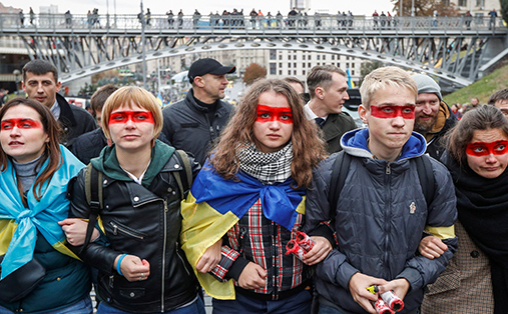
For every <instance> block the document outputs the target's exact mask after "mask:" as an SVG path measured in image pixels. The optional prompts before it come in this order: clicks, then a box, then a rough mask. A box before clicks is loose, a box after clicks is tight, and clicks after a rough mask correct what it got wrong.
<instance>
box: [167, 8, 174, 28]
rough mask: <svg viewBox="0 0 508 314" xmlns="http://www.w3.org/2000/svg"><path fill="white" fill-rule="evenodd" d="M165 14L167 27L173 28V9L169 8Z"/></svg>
mask: <svg viewBox="0 0 508 314" xmlns="http://www.w3.org/2000/svg"><path fill="white" fill-rule="evenodd" d="M166 15H167V16H168V24H169V28H173V24H174V23H175V19H174V14H173V10H169V11H168V12H166Z"/></svg>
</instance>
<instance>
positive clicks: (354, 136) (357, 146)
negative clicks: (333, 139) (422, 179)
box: [341, 128, 427, 161]
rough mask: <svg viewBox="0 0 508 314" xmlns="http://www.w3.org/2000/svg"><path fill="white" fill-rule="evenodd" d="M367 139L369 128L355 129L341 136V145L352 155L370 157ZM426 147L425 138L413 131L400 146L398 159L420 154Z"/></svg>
mask: <svg viewBox="0 0 508 314" xmlns="http://www.w3.org/2000/svg"><path fill="white" fill-rule="evenodd" d="M368 139H369V129H368V128H364V129H356V130H353V131H350V132H347V133H346V134H344V135H343V136H342V139H341V145H342V148H343V149H344V151H345V152H346V153H348V154H350V155H352V156H356V157H366V158H372V153H371V152H370V150H369V148H368V147H367V140H368ZM426 149H427V143H426V141H425V138H424V137H423V136H422V135H421V134H418V133H416V132H413V133H412V134H411V136H410V137H409V139H408V140H407V142H406V144H404V146H403V147H402V153H401V154H400V156H399V158H397V161H398V160H402V159H407V158H414V157H418V156H421V155H423V154H424V153H425V150H426Z"/></svg>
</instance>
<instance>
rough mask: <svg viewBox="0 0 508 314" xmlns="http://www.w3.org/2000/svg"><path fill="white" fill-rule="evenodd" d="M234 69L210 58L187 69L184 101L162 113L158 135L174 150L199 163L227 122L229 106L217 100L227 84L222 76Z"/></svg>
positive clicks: (220, 97) (202, 160)
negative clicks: (186, 154)
mask: <svg viewBox="0 0 508 314" xmlns="http://www.w3.org/2000/svg"><path fill="white" fill-rule="evenodd" d="M235 70H236V68H235V67H234V66H223V65H222V64H220V63H219V62H218V61H217V60H214V59H211V58H205V59H199V60H197V61H196V62H194V63H193V64H192V65H191V67H190V69H189V74H188V77H189V81H190V82H191V84H192V88H191V89H190V90H189V92H188V93H187V96H186V97H185V99H184V100H182V101H180V102H177V103H176V104H174V105H171V106H169V107H166V108H164V110H163V115H164V127H163V129H162V133H164V135H166V138H167V139H168V140H169V141H170V142H171V143H172V144H173V146H174V147H175V148H176V149H182V150H184V151H186V152H189V153H192V154H193V155H194V157H195V158H196V161H197V162H199V163H200V164H203V163H204V161H205V159H206V155H207V152H208V149H209V147H210V144H212V142H214V141H216V140H217V139H218V138H219V135H220V133H221V132H222V129H223V128H224V126H225V125H226V124H227V122H228V120H229V116H230V114H231V111H232V109H233V106H232V105H230V104H229V103H226V102H224V101H221V99H223V98H224V97H225V94H224V90H225V89H226V86H227V85H228V80H227V79H226V74H229V73H233V72H235Z"/></svg>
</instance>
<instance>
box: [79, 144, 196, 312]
mask: <svg viewBox="0 0 508 314" xmlns="http://www.w3.org/2000/svg"><path fill="white" fill-rule="evenodd" d="M190 161H191V165H192V168H193V169H192V170H193V175H194V176H196V175H197V173H198V172H199V169H200V166H199V164H197V163H195V162H194V160H193V159H192V158H190ZM177 171H178V172H179V173H180V177H181V178H182V182H183V185H184V186H187V183H186V176H185V170H184V166H183V165H182V164H181V163H180V162H179V160H178V158H177V157H176V152H175V154H173V156H172V157H171V158H170V160H169V161H168V162H167V163H166V165H165V166H164V168H163V169H162V170H161V172H159V174H158V175H157V176H156V177H155V178H154V179H153V181H152V183H151V185H150V187H149V189H146V188H145V187H143V186H142V185H140V184H137V183H135V182H133V181H121V180H115V179H112V178H111V177H108V176H107V175H106V174H104V175H103V193H104V196H103V207H104V208H103V210H102V212H101V214H100V219H101V222H100V225H101V226H102V230H103V231H104V233H105V235H106V237H107V241H108V242H109V244H108V245H101V244H98V243H90V244H89V245H88V246H87V247H86V248H85V250H83V252H81V254H80V257H81V258H82V259H83V261H84V262H85V263H87V264H89V265H91V266H93V267H95V268H97V269H99V276H98V282H99V284H98V294H99V297H100V298H101V300H103V301H104V302H106V303H107V304H108V305H110V306H112V307H114V308H118V309H120V310H123V311H128V312H134V313H155V312H165V311H170V310H172V309H175V308H178V307H180V306H182V305H185V304H187V303H189V302H191V301H192V300H194V298H195V297H196V295H197V291H198V287H199V285H198V283H197V280H196V278H195V276H194V273H193V271H192V268H191V267H190V265H189V264H188V262H187V259H186V257H185V253H184V252H183V251H182V250H181V249H180V244H179V236H180V229H181V220H182V218H181V215H180V202H181V200H182V198H181V194H180V190H179V189H178V184H177V183H176V180H175V179H174V176H173V175H172V174H171V173H173V172H177ZM85 172H86V168H85V169H83V170H82V171H81V172H80V173H79V174H78V176H77V178H76V179H75V181H74V183H71V185H70V187H71V186H72V191H71V192H70V193H71V194H72V201H71V206H70V213H69V216H70V217H80V218H88V217H89V214H90V208H89V206H88V203H87V202H86V197H85ZM119 254H131V255H136V256H138V257H139V258H141V259H146V260H147V261H148V262H149V263H150V276H149V277H148V279H147V280H143V281H133V282H129V281H127V279H125V277H123V276H121V275H119V274H118V273H117V271H116V269H114V268H113V267H114V261H115V258H116V257H117V256H118V255H119Z"/></svg>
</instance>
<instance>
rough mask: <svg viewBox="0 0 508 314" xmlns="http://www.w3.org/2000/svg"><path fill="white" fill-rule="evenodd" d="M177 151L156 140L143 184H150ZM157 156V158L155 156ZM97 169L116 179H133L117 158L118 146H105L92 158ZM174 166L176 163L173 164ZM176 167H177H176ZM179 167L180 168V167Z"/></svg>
mask: <svg viewBox="0 0 508 314" xmlns="http://www.w3.org/2000/svg"><path fill="white" fill-rule="evenodd" d="M174 152H175V149H174V148H173V147H171V146H168V145H166V144H164V143H162V142H161V141H159V140H155V145H154V147H153V148H152V154H151V161H150V165H149V167H148V169H147V171H146V173H145V176H144V177H143V181H142V185H143V186H144V187H148V186H150V184H151V183H152V180H153V179H154V178H155V176H156V175H157V174H158V173H159V172H161V171H163V170H164V169H166V167H167V163H168V161H169V160H170V159H171V156H172V155H173V153H174ZM155 156H157V158H155ZM90 162H91V163H92V165H93V166H94V168H95V169H97V170H99V171H101V172H103V173H104V174H105V175H107V176H108V177H110V178H111V179H114V180H120V181H132V179H131V178H130V177H129V176H128V175H127V173H125V171H123V170H122V168H121V167H120V164H119V163H118V159H117V158H116V146H115V145H113V146H111V147H109V146H108V147H105V148H104V149H103V150H102V151H101V154H100V155H99V157H97V158H93V159H92V160H90ZM173 167H174V165H173ZM174 168H175V167H174ZM178 169H179V168H178Z"/></svg>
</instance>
